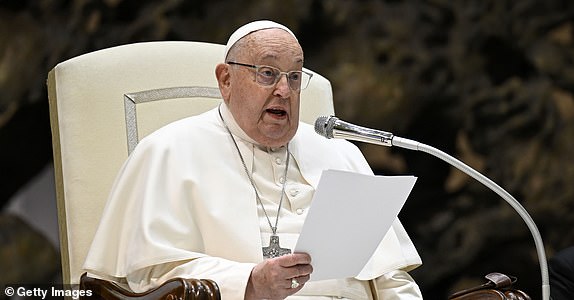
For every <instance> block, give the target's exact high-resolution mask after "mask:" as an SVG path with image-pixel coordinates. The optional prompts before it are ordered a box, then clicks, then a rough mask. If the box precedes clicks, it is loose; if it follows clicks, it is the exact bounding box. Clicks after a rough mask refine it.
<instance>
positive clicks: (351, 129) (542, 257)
mask: <svg viewBox="0 0 574 300" xmlns="http://www.w3.org/2000/svg"><path fill="white" fill-rule="evenodd" d="M315 132H317V133H318V134H319V135H321V136H324V137H326V138H328V139H332V138H340V139H346V140H354V141H359V142H365V143H371V144H376V145H383V146H388V147H391V146H396V147H400V148H405V149H410V150H416V151H422V152H425V153H428V154H431V155H433V156H435V157H437V158H439V159H441V160H443V161H445V162H447V163H448V164H450V165H452V166H454V167H455V168H457V169H459V170H461V171H462V172H464V173H466V174H467V175H469V176H470V177H472V178H474V179H476V180H478V181H479V182H480V183H482V184H484V185H485V186H486V187H488V188H489V189H491V190H492V191H494V192H495V193H497V194H498V195H499V196H500V197H502V198H503V199H504V200H506V202H508V204H510V206H512V208H514V210H515V211H516V212H517V213H518V214H519V215H520V216H521V217H522V219H523V220H524V222H525V223H526V225H527V226H528V229H530V233H531V234H532V237H533V238H534V243H535V245H536V252H537V253H538V261H539V263H540V273H541V276H542V299H543V300H548V299H550V282H549V279H548V264H547V262H546V253H545V252H544V244H543V242H542V237H541V236H540V232H539V231H538V227H537V226H536V224H535V223H534V220H532V217H531V216H530V215H529V214H528V211H526V209H525V208H524V207H523V206H522V204H520V202H518V201H517V200H516V199H515V198H514V197H513V196H512V195H510V193H508V192H507V191H506V190H504V189H503V188H502V187H500V186H499V185H498V184H496V183H495V182H494V181H492V180H490V179H489V178H488V177H486V176H484V175H482V174H481V173H479V172H478V171H476V170H474V169H473V168H471V167H470V166H468V165H466V164H464V163H463V162H461V161H460V160H458V159H456V158H454V157H452V156H450V155H448V154H447V153H445V152H443V151H441V150H438V149H436V148H434V147H431V146H428V145H425V144H423V143H420V142H417V141H414V140H410V139H406V138H402V137H398V136H395V135H393V134H392V133H390V132H386V131H380V130H376V129H370V128H365V127H361V126H357V125H354V124H351V123H349V122H345V121H342V120H341V119H339V118H337V117H335V116H329V117H326V116H321V117H319V118H317V120H316V121H315Z"/></svg>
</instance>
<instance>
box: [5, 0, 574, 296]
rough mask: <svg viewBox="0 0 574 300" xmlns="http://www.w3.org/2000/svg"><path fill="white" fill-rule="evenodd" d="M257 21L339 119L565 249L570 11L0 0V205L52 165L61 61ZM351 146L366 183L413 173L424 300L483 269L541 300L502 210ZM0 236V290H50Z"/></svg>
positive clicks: (571, 109)
mask: <svg viewBox="0 0 574 300" xmlns="http://www.w3.org/2000/svg"><path fill="white" fill-rule="evenodd" d="M263 18H265V19H273V20H275V21H278V22H281V23H284V24H285V25H287V26H289V27H290V28H291V29H293V30H294V31H295V33H296V34H297V35H298V37H299V38H300V42H301V44H302V46H303V48H304V50H305V56H306V59H305V62H306V66H307V67H308V68H310V69H313V70H315V71H318V72H319V73H321V74H323V75H324V76H326V77H327V78H329V79H330V80H331V83H332V85H333V89H334V97H335V106H336V111H337V115H338V116H339V117H340V118H342V119H345V120H347V121H350V122H353V123H357V124H361V125H364V126H368V127H374V128H380V129H385V130H389V131H392V132H394V133H395V134H397V135H399V136H403V137H408V138H412V139H416V140H418V141H421V142H423V143H425V144H429V145H432V146H435V147H437V148H439V149H441V150H443V151H445V152H447V153H450V154H452V155H454V156H456V157H458V158H459V159H461V160H463V161H464V162H466V163H468V164H469V165H471V166H473V167H474V168H476V169H477V170H479V171H481V172H483V173H484V174H486V175H487V176H488V177H489V178H491V179H493V180H494V181H495V182H497V183H498V184H500V185H501V186H502V187H504V188H505V189H507V190H508V191H509V192H510V193H511V194H512V195H514V196H515V197H516V198H517V199H519V200H520V201H521V202H522V204H523V205H524V206H525V207H526V208H527V209H528V211H529V212H530V214H531V215H532V217H533V219H534V220H535V221H536V223H537V225H538V227H539V229H540V232H541V233H542V236H543V239H544V242H545V246H546V253H547V255H548V257H551V256H552V255H553V254H554V253H555V252H556V251H558V250H560V249H563V248H565V247H567V246H571V245H573V244H574V229H573V228H574V226H573V225H574V214H573V213H572V212H573V206H574V184H573V183H574V182H573V180H574V159H573V157H572V153H574V99H573V92H574V43H573V39H574V1H571V0H565V1H559V0H539V1H535V0H520V1H515V0H460V1H450V0H427V1H417V0H405V1H375V0H365V1H345V0H322V1H321V0H282V1H255V0H253V1H249V0H242V1H221V0H217V1H215V0H211V1H200V0H195V1H173V0H171V1H169V0H168V1H150V0H146V1H142V0H137V1H136V0H104V1H90V0H70V1H58V0H0V205H6V204H7V202H8V201H9V199H11V197H12V196H13V195H14V194H15V193H16V192H17V191H18V190H19V189H20V188H21V187H22V186H23V185H24V184H25V183H26V182H28V181H29V180H30V179H31V178H32V177H33V176H34V175H36V174H37V173H38V172H39V171H40V170H42V169H43V168H44V167H45V166H46V165H47V164H49V163H50V162H51V159H52V152H51V136H50V124H49V114H48V102H47V95H46V85H45V80H46V76H47V73H48V71H49V70H50V69H51V68H53V67H54V66H55V65H56V64H57V63H58V62H61V61H63V60H66V59H68V58H71V57H74V56H77V55H80V54H83V53H87V52H90V51H94V50H98V49H102V48H106V47H111V46H116V45H121V44H126V43H133V42H140V41H152V40H195V41H207V42H214V43H225V41H226V38H227V36H228V35H229V34H230V33H231V32H232V30H234V29H235V28H236V27H238V26H240V25H242V24H244V23H246V22H248V21H251V20H255V19H263ZM359 146H360V147H361V149H362V150H363V151H364V153H365V155H366V156H367V159H368V160H369V161H370V163H371V165H372V166H373V168H374V169H375V171H376V172H377V173H379V174H414V175H416V176H418V177H419V180H418V182H417V185H416V187H415V190H414V191H413V194H412V196H411V197H410V199H409V201H408V202H407V204H406V206H405V207H404V209H403V211H402V212H401V218H402V220H403V223H404V225H405V227H406V228H407V230H408V231H409V233H410V234H411V237H412V238H413V240H414V242H415V244H416V246H417V248H418V250H419V252H420V254H421V256H422V258H423V261H424V265H423V266H422V267H420V268H419V269H417V270H415V271H414V272H412V274H413V276H414V277H415V279H416V280H417V281H418V282H419V284H420V286H421V288H422V290H423V295H424V296H425V298H428V299H445V298H446V295H447V294H448V293H449V292H451V291H452V290H453V289H460V288H462V287H468V286H469V285H473V284H477V283H481V282H482V281H483V280H482V279H481V277H482V276H483V275H484V274H486V273H488V272H491V271H499V272H506V273H509V274H513V275H516V276H518V277H519V286H520V287H522V288H523V289H525V290H527V291H528V292H529V293H530V294H531V296H533V298H534V299H538V298H540V275H539V274H540V272H539V267H538V262H537V257H536V252H535V248H534V243H533V240H532V238H531V236H530V233H529V231H528V230H527V228H526V226H525V225H524V222H523V221H522V219H520V217H519V216H518V215H516V213H514V212H513V211H512V209H511V208H510V206H509V205H508V204H506V203H505V202H504V201H502V200H501V199H500V198H499V197H498V196H497V195H495V194H494V193H492V192H491V191H490V190H487V189H486V188H484V187H483V186H481V185H480V184H478V183H476V182H475V181H473V180H471V179H469V178H468V177H466V175H463V174H462V173H460V172H458V171H453V170H452V169H451V168H450V167H449V166H448V165H446V164H445V163H443V162H441V161H439V160H438V159H435V158H433V157H431V156H429V155H426V154H422V153H414V152H410V151H408V150H401V149H394V148H393V149H388V148H383V147H377V146H370V145H365V144H360V145H359ZM47 198H49V197H47ZM0 224H1V226H0V242H1V243H0V265H1V266H3V272H2V273H1V274H0V283H7V282H11V283H14V282H27V283H33V282H41V281H42V280H49V279H47V278H52V276H53V274H54V273H55V272H57V270H58V269H59V265H58V256H57V252H56V251H55V250H54V249H53V248H52V247H51V246H50V245H49V244H48V243H46V242H45V241H42V237H41V236H39V235H38V234H36V232H34V230H33V229H31V228H29V227H28V226H27V225H26V223H25V222H22V221H21V220H18V219H17V218H15V217H14V216H12V215H10V214H9V213H3V214H1V215H0ZM22 270H28V272H22ZM32 270H33V271H32Z"/></svg>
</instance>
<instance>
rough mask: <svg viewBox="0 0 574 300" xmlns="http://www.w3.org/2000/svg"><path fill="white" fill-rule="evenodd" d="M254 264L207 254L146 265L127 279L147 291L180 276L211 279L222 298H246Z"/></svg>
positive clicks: (136, 288) (131, 283) (134, 289)
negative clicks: (246, 290) (183, 259)
mask: <svg viewBox="0 0 574 300" xmlns="http://www.w3.org/2000/svg"><path fill="white" fill-rule="evenodd" d="M254 266H255V264H252V263H238V262H234V261H230V260H226V259H223V258H218V257H211V256H206V257H201V258H197V259H193V260H186V261H175V262H167V263H164V264H158V265H154V266H150V267H147V268H143V269H140V270H137V271H134V272H132V273H130V274H128V275H127V277H126V280H127V282H128V284H129V287H130V289H132V290H133V291H134V292H145V291H148V290H150V289H153V288H156V287H158V286H160V285H161V284H162V283H164V282H165V281H167V280H169V279H172V278H177V277H181V278H196V279H211V280H213V281H215V282H216V283H217V285H218V287H219V290H220V293H221V298H222V299H243V298H244V295H245V289H246V287H247V282H248V280H249V276H251V270H252V269H253V267H254Z"/></svg>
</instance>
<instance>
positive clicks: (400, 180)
mask: <svg viewBox="0 0 574 300" xmlns="http://www.w3.org/2000/svg"><path fill="white" fill-rule="evenodd" d="M416 179H417V178H416V177H414V176H373V175H364V174H358V173H353V172H346V171H335V170H327V171H323V174H322V175H321V179H320V180H319V184H318V186H317V191H316V192H315V195H314V197H313V202H312V204H311V207H310V208H309V212H308V214H307V218H306V220H305V223H304V224H303V228H302V230H301V235H300V236H299V239H298V240H297V245H296V246H295V252H306V253H309V254H310V255H311V259H312V263H311V264H312V265H313V273H312V274H311V280H312V281H314V280H325V279H335V278H348V277H355V276H357V275H358V274H359V272H360V271H361V270H362V269H363V267H364V266H365V264H366V263H367V261H368V260H369V258H370V257H371V256H372V254H373V253H374V251H375V249H376V248H377V246H378V245H379V244H380V242H381V241H382V239H383V237H384V236H385V234H386V233H387V231H388V230H389V228H390V227H391V225H392V223H393V221H394V220H395V218H396V217H397V215H398V214H399V212H400V210H401V208H402V207H403V205H404V203H405V201H406V199H407V198H408V196H409V194H410V192H411V190H412V188H413V186H414V184H415V182H416Z"/></svg>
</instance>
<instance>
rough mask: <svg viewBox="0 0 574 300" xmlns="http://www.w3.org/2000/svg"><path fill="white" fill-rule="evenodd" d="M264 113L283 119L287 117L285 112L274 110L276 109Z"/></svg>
mask: <svg viewBox="0 0 574 300" xmlns="http://www.w3.org/2000/svg"><path fill="white" fill-rule="evenodd" d="M265 111H266V112H268V113H270V114H273V115H276V116H278V117H283V116H286V115H287V112H286V111H284V110H282V109H276V108H269V109H266V110H265Z"/></svg>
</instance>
